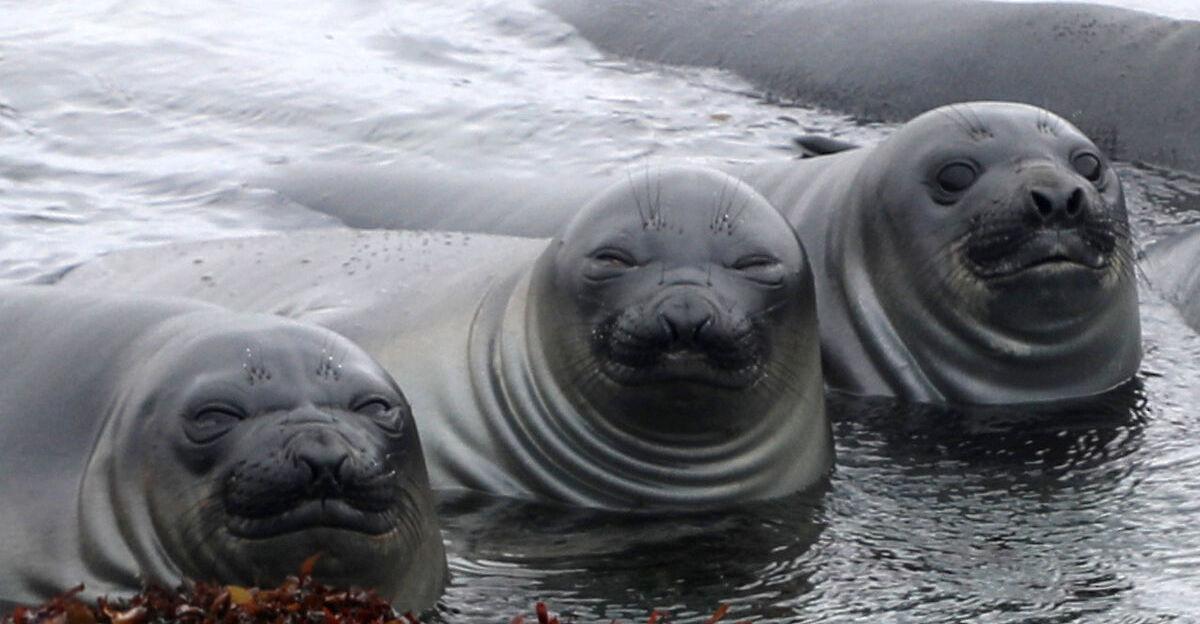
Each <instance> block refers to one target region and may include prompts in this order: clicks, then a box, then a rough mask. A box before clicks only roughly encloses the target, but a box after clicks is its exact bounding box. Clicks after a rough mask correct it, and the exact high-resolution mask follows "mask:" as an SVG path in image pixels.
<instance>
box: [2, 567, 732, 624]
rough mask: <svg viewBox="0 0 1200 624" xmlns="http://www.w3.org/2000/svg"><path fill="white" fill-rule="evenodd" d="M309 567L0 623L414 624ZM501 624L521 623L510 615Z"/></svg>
mask: <svg viewBox="0 0 1200 624" xmlns="http://www.w3.org/2000/svg"><path fill="white" fill-rule="evenodd" d="M316 561H317V557H315V556H314V557H311V558H309V559H308V560H307V561H305V562H304V564H303V565H302V566H301V567H300V571H299V573H298V574H296V575H295V576H289V577H287V578H286V579H284V581H283V582H282V583H281V584H280V585H279V586H278V587H274V588H265V589H264V588H257V587H241V586H238V585H221V584H217V583H205V582H189V583H186V584H184V585H183V586H182V587H180V588H178V589H175V590H167V589H163V588H161V587H154V586H151V587H147V588H146V589H145V590H143V591H142V592H141V593H138V594H136V595H134V596H133V597H131V598H128V599H117V600H113V599H109V598H107V597H101V598H97V599H96V602H95V604H94V605H90V604H88V603H85V602H84V601H82V600H80V599H79V598H78V597H77V596H78V594H79V592H81V591H83V585H77V586H75V587H73V588H71V589H70V590H68V591H66V592H64V593H62V594H60V595H59V596H57V597H55V598H52V599H51V600H49V601H47V602H46V603H44V604H42V605H40V606H36V607H17V608H16V609H14V610H13V612H12V613H11V614H9V615H8V616H7V617H5V618H3V620H0V624H421V623H420V620H418V619H417V617H416V616H414V615H413V614H412V613H398V612H396V610H395V609H393V608H392V606H391V604H389V603H388V601H386V600H384V599H383V598H380V597H379V596H378V595H377V594H376V593H375V592H374V591H372V590H365V589H357V588H352V589H348V590H347V589H339V588H333V587H329V586H327V585H324V584H322V583H319V582H318V581H316V579H314V578H313V575H312V571H313V567H314V566H315V565H316ZM726 611H728V605H721V606H720V608H718V609H717V610H716V612H715V613H713V615H712V617H711V618H709V619H708V621H707V624H716V622H718V621H720V620H721V619H723V618H724V617H725V613H726ZM534 614H535V616H536V618H537V624H563V623H562V622H560V620H559V618H558V617H557V616H554V615H552V614H551V613H550V610H549V609H548V608H547V607H546V604H545V603H543V602H539V603H537V604H536V605H535V607H534ZM614 622H615V620H614ZM509 624H526V620H525V617H524V616H521V615H518V616H515V617H513V618H512V619H510V620H509ZM530 624H532V623H530ZM647 624H667V617H666V614H665V613H663V612H661V611H657V610H656V611H652V612H651V613H650V617H649V619H648V620H647Z"/></svg>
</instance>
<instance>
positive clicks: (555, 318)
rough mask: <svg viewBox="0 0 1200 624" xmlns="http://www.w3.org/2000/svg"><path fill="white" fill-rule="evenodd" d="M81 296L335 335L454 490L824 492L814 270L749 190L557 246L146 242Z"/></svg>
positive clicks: (90, 281)
mask: <svg viewBox="0 0 1200 624" xmlns="http://www.w3.org/2000/svg"><path fill="white" fill-rule="evenodd" d="M62 281H63V286H73V287H77V288H78V287H89V288H104V289H121V288H124V289H132V290H137V291H142V292H157V293H175V294H188V295H192V296H198V297H202V298H204V299H206V300H209V301H213V302H217V303H220V304H223V305H226V306H231V307H234V308H237V309H243V310H262V311H269V312H276V313H281V314H286V315H289V316H293V317H296V318H300V319H306V320H310V321H314V322H317V323H320V324H323V325H325V326H327V327H330V328H332V329H334V330H335V331H338V332H339V333H342V334H344V335H346V336H347V337H349V338H350V339H352V340H354V341H356V342H357V343H358V344H359V345H361V346H362V347H363V348H365V349H366V350H367V351H368V352H370V353H372V354H373V355H375V356H376V357H377V358H379V359H380V361H381V362H382V363H383V364H384V366H385V367H386V368H387V369H388V370H389V371H390V372H391V373H392V374H393V375H395V376H396V377H397V378H400V379H404V380H405V386H406V389H407V390H408V395H409V397H410V399H411V400H412V405H413V408H414V411H415V413H416V414H417V417H418V418H419V419H420V425H421V436H422V440H423V443H424V445H425V454H426V457H427V458H428V460H429V465H430V472H431V476H432V479H433V482H434V485H435V486H436V487H444V488H470V489H476V490H482V491H487V492H492V493H497V494H502V495H510V496H517V497H528V498H540V499H553V500H558V501H565V502H569V503H572V504H577V505H586V506H594V507H607V508H616V509H708V508H712V507H716V506H723V505H724V506H727V505H732V504H736V503H738V502H741V501H746V500H750V499H759V498H767V497H773V496H777V495H783V494H787V493H790V492H794V491H797V490H801V489H805V488H807V487H809V486H812V485H814V484H817V483H819V482H820V481H821V480H822V478H823V477H824V475H825V473H826V472H827V470H828V468H829V467H830V464H831V460H832V448H831V439H830V430H829V423H828V420H827V419H826V416H825V412H824V398H823V393H822V383H821V366H820V358H819V337H818V331H817V326H816V314H815V306H814V301H813V296H814V294H813V284H812V276H811V272H810V270H809V267H808V262H807V260H806V258H805V255H804V252H803V250H802V248H801V246H800V244H799V241H798V240H797V238H796V236H795V234H794V232H793V231H792V229H791V228H789V227H788V225H787V223H786V222H785V221H784V220H783V218H782V217H781V216H780V215H779V213H778V212H777V211H776V210H775V209H774V208H772V207H771V205H770V204H768V203H767V202H766V201H765V200H764V199H763V198H762V197H761V196H759V195H758V194H757V193H755V192H754V191H753V190H751V189H750V188H748V187H747V186H745V184H742V183H740V182H739V181H738V180H736V179H734V178H732V177H731V176H728V175H725V174H722V173H720V172H717V171H712V170H708V169H700V168H677V169H666V170H661V171H655V172H647V173H645V174H642V175H637V176H630V177H629V178H628V179H626V180H621V181H620V182H619V183H617V184H616V185H614V186H613V187H612V188H610V189H608V190H607V191H605V192H603V193H601V194H600V195H599V196H597V197H595V198H594V199H593V201H592V202H591V203H590V204H588V205H587V206H586V207H585V208H583V210H582V211H578V215H577V216H576V218H575V219H574V220H573V221H572V222H571V223H570V224H569V225H568V227H567V228H566V230H565V231H564V232H563V234H562V235H561V237H559V238H557V239H554V240H552V241H546V240H541V239H519V238H506V237H499V236H479V235H461V234H449V233H420V232H355V231H321V232H311V233H294V234H288V235H283V236H274V237H264V238H256V239H244V240H231V241H219V242H213V243H204V244H199V245H175V246H169V247H166V248H159V249H149V250H133V251H129V252H125V253H119V254H113V255H110V256H108V257H106V258H102V259H100V260H98V261H96V262H93V263H90V264H87V265H84V266H82V267H80V268H78V269H76V270H74V271H72V272H70V273H68V274H66V276H65V277H64V279H63V280H62Z"/></svg>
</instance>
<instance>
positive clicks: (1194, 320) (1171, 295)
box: [1143, 228, 1200, 332]
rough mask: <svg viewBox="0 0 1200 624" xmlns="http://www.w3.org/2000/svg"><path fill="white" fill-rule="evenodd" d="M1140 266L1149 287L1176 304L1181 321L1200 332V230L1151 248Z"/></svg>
mask: <svg viewBox="0 0 1200 624" xmlns="http://www.w3.org/2000/svg"><path fill="white" fill-rule="evenodd" d="M1143 266H1144V267H1145V270H1146V274H1147V276H1148V277H1149V280H1150V284H1151V287H1152V288H1154V289H1155V290H1157V291H1159V292H1160V293H1162V295H1163V297H1164V298H1165V299H1167V300H1168V301H1170V302H1171V303H1173V304H1175V306H1176V307H1178V308H1179V311H1180V313H1181V314H1182V315H1183V320H1184V321H1186V322H1187V324H1188V325H1189V326H1190V327H1191V328H1192V329H1194V330H1196V331H1198V332H1200V228H1191V229H1189V230H1187V231H1185V232H1183V233H1180V234H1177V235H1175V236H1172V237H1169V238H1168V239H1166V240H1164V241H1161V242H1159V243H1157V244H1155V245H1152V246H1151V247H1150V249H1148V250H1147V251H1146V259H1145V262H1144V263H1143Z"/></svg>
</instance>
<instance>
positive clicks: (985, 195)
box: [745, 102, 1141, 404]
mask: <svg viewBox="0 0 1200 624" xmlns="http://www.w3.org/2000/svg"><path fill="white" fill-rule="evenodd" d="M745 177H746V179H747V180H748V181H749V182H750V183H751V184H752V185H753V186H754V187H755V188H757V189H759V190H760V191H761V192H762V193H763V194H764V195H766V196H767V197H768V198H769V199H770V200H771V201H772V202H773V203H774V205H775V206H777V207H779V209H780V210H781V211H782V212H783V213H784V215H785V216H786V217H787V219H788V221H790V222H791V223H792V224H793V226H795V227H796V230H797V232H798V233H799V234H800V237H801V239H802V240H803V241H804V244H805V247H806V248H807V249H808V250H809V252H810V257H811V260H812V263H813V272H814V274H815V275H816V276H817V302H818V306H819V311H820V318H821V335H822V345H823V347H824V357H825V365H826V367H825V372H826V377H827V379H828V381H829V383H830V385H831V386H833V387H835V388H838V389H841V390H845V391H848V392H850V393H853V394H860V395H892V396H898V397H902V398H905V399H909V400H915V401H922V402H949V403H983V404H999V403H1028V402H1039V401H1052V400H1059V399H1068V398H1075V397H1084V396H1091V395H1095V394H1099V393H1101V392H1103V391H1105V390H1108V389H1110V388H1113V387H1114V386H1117V385H1119V384H1121V383H1122V382H1124V381H1126V380H1128V379H1129V378H1130V377H1132V376H1133V374H1134V373H1135V372H1137V368H1138V364H1139V362H1140V359H1141V332H1140V327H1139V320H1138V310H1137V283H1136V279H1135V278H1134V264H1133V259H1132V245H1131V241H1130V236H1129V222H1128V217H1127V215H1126V212H1125V200H1124V195H1123V193H1122V189H1121V182H1120V180H1119V179H1118V178H1117V175H1116V173H1114V172H1113V170H1112V168H1111V167H1110V166H1109V163H1108V162H1107V160H1106V159H1105V157H1104V155H1103V154H1102V153H1101V152H1100V150H1099V149H1097V147H1096V146H1095V145H1094V144H1093V143H1092V142H1091V141H1090V140H1088V138H1087V137H1085V136H1084V135H1083V134H1081V133H1080V132H1079V131H1078V130H1077V129H1075V128H1074V127H1073V126H1071V125H1070V124H1069V123H1067V122H1066V121H1064V120H1062V119H1060V118H1058V117H1056V116H1054V115H1053V114H1051V113H1049V112H1047V111H1045V110H1042V109H1039V108H1035V107H1032V106H1025V105H1021V104H1010V103H1000V102H981V103H970V104H961V105H953V106H948V107H943V108H939V109H935V110H933V111H930V112H928V113H926V114H924V115H922V116H920V117H918V118H917V119H914V120H913V121H911V122H909V123H907V124H905V125H904V126H902V127H901V128H900V129H899V130H897V131H896V133H895V134H893V135H892V136H891V137H890V138H888V139H887V140H886V141H884V142H883V143H882V144H880V145H878V146H877V147H874V148H863V149H857V150H850V151H845V152H842V153H838V154H834V155H830V156H822V157H817V158H811V159H805V160H802V161H792V162H780V163H774V164H770V165H764V166H761V167H758V168H756V169H754V170H752V171H748V172H747V173H746V176H745Z"/></svg>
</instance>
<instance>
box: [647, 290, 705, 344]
mask: <svg viewBox="0 0 1200 624" xmlns="http://www.w3.org/2000/svg"><path fill="white" fill-rule="evenodd" d="M694 290H695V289H691V288H689V289H686V290H684V291H683V292H678V291H676V292H673V293H671V294H670V295H668V296H666V297H664V298H662V299H661V300H660V301H659V302H658V305H657V306H655V309H656V311H657V316H658V322H659V325H660V329H661V330H662V331H661V338H662V341H663V343H664V344H665V345H666V350H668V351H679V350H685V349H694V348H696V347H698V346H701V345H703V344H704V342H705V339H706V336H705V333H706V332H708V331H711V330H712V327H713V321H714V319H715V318H716V317H717V308H716V305H715V304H713V302H712V301H710V300H709V299H708V298H707V297H704V296H702V295H700V294H698V293H696V292H695V291H694Z"/></svg>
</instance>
